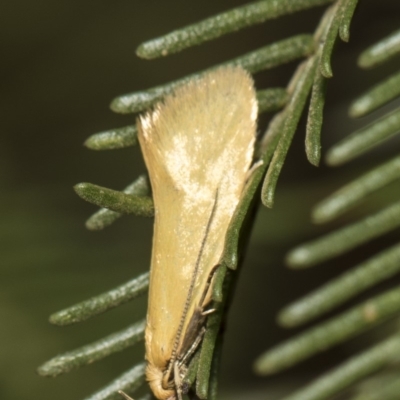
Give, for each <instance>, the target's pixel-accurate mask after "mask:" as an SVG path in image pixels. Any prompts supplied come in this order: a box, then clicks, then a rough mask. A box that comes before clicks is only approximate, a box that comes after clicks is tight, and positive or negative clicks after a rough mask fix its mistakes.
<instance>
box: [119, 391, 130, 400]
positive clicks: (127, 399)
mask: <svg viewBox="0 0 400 400" xmlns="http://www.w3.org/2000/svg"><path fill="white" fill-rule="evenodd" d="M118 393H119V394H120V395H121V396H122V397H124V398H125V399H126V400H133V399H132V397H130V396H128V395H127V394H126V393H125V392H123V391H122V390H118Z"/></svg>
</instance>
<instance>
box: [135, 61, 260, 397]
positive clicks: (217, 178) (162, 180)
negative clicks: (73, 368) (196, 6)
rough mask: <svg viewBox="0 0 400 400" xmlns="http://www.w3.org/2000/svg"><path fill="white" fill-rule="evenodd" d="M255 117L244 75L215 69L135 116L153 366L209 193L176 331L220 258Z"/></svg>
mask: <svg viewBox="0 0 400 400" xmlns="http://www.w3.org/2000/svg"><path fill="white" fill-rule="evenodd" d="M256 117H257V102H256V97H255V92H254V88H253V81H252V79H251V78H250V76H249V75H248V74H247V73H246V72H245V71H243V70H242V69H240V68H221V69H219V70H216V71H213V72H210V73H208V74H206V75H205V76H203V77H202V78H200V79H198V80H196V81H193V82H191V83H189V84H187V85H185V86H182V87H180V88H178V89H177V90H176V91H175V92H174V93H173V94H172V95H170V96H168V97H167V98H166V99H165V100H164V102H163V103H161V104H159V105H157V106H156V108H155V109H154V111H152V112H151V113H148V114H146V115H145V116H144V117H142V118H140V120H139V122H138V125H139V141H140V145H141V148H142V151H143V155H144V159H145V162H146V165H147V168H148V171H149V175H150V180H151V185H152V190H153V198H154V205H155V223H154V236H153V251H152V262H151V270H150V292H149V305H148V313H147V327H146V358H147V360H148V362H149V364H152V365H153V366H155V367H156V368H158V369H160V370H161V371H163V370H165V368H166V366H167V364H168V361H169V359H170V358H171V354H172V349H173V346H174V341H175V338H176V335H177V329H178V326H179V324H180V321H181V318H182V315H183V310H184V307H185V302H186V299H187V296H188V291H189V288H190V285H191V281H192V279H193V274H194V269H195V265H196V260H197V257H198V254H199V251H200V247H201V244H202V241H203V238H204V235H205V233H206V226H207V223H208V221H209V219H210V215H211V212H212V210H213V207H214V203H215V198H216V195H217V193H218V199H217V203H216V205H215V207H216V208H215V210H214V214H213V218H212V221H211V226H210V229H209V232H208V236H207V240H206V242H205V246H204V252H203V254H202V257H201V260H200V264H199V269H198V274H197V276H196V279H195V283H194V290H193V294H192V297H191V299H190V304H189V309H188V313H187V318H186V319H185V321H184V325H183V333H184V331H185V329H186V327H187V324H188V322H189V319H190V316H191V315H192V314H193V311H194V308H195V307H196V306H198V305H199V301H200V298H201V295H202V293H203V291H204V286H205V283H206V281H207V278H208V276H209V274H210V272H211V270H212V269H213V267H214V266H215V265H217V264H218V261H219V259H220V257H221V254H222V250H223V246H224V241H225V236H226V231H227V228H228V225H229V222H230V220H231V218H232V215H233V212H234V210H235V208H236V206H237V204H238V201H239V199H240V195H241V192H242V190H243V186H244V184H245V180H246V174H247V172H248V170H249V167H250V164H251V161H252V157H253V151H254V140H255V129H256ZM182 336H184V335H182ZM159 398H161V397H159Z"/></svg>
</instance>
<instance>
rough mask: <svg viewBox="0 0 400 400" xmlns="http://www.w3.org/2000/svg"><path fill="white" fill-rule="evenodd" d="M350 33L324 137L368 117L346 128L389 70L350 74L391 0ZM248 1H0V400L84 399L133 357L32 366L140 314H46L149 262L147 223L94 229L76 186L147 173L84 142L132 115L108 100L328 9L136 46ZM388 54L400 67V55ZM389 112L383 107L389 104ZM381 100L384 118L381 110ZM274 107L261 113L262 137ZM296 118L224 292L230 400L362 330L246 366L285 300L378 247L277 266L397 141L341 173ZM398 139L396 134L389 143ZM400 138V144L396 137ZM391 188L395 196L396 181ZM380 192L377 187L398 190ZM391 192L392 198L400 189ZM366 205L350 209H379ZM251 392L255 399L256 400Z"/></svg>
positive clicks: (281, 80)
mask: <svg viewBox="0 0 400 400" xmlns="http://www.w3.org/2000/svg"><path fill="white" fill-rule="evenodd" d="M360 3H361V4H360V5H359V8H358V11H357V13H356V16H355V18H354V21H353V24H352V30H351V42H350V43H349V44H343V43H339V44H338V46H337V47H336V51H335V54H334V61H333V70H334V78H333V79H332V81H331V82H330V85H329V89H328V90H329V93H328V100H327V111H326V118H325V125H324V130H323V146H324V148H325V149H327V148H328V147H329V146H330V145H332V144H333V143H335V142H336V141H337V140H339V139H340V138H343V137H345V136H346V135H347V134H348V133H350V132H351V131H352V130H354V129H356V128H357V127H359V126H362V125H364V124H366V123H367V122H368V121H369V120H371V119H374V118H376V114H374V115H373V116H372V117H368V118H363V119H362V120H361V121H352V120H350V119H348V117H347V107H348V105H349V103H350V101H351V99H352V98H354V97H355V96H356V95H358V94H360V93H362V91H364V90H365V89H367V88H368V87H369V86H370V85H371V84H373V83H374V82H378V81H379V80H380V79H381V78H382V77H384V76H385V75H387V74H389V73H391V72H394V71H396V68H398V66H399V63H398V62H397V63H396V62H393V63H391V64H388V65H387V66H382V67H379V68H377V69H375V70H372V71H359V70H357V67H356V59H357V55H358V54H359V53H360V51H362V50H363V49H365V48H366V47H367V46H368V45H370V44H372V43H373V42H375V41H377V40H378V39H380V38H382V37H383V36H385V35H388V34H389V33H391V32H392V31H393V30H395V29H398V27H399V15H400V3H399V1H398V0H380V1H379V2H376V1H367V0H364V1H361V2H360ZM241 4H243V2H242V1H239V0H231V1H228V0H221V1H218V2H215V1H211V0H203V1H201V2H199V1H198V2H188V1H183V0H179V1H178V0H176V1H152V0H149V1H142V2H141V1H138V0H136V1H132V0H131V1H128V0H119V1H114V2H110V1H105V0H98V1H96V2H82V1H71V0H70V1H63V0H60V1H57V2H53V1H48V0H43V1H35V2H32V1H23V0H19V1H18V0H17V1H13V2H11V1H7V2H3V4H2V12H1V14H0V31H1V35H0V46H1V58H2V60H3V61H2V62H1V65H0V69H1V77H2V85H1V93H0V113H1V118H0V126H1V133H0V321H1V322H0V343H1V344H0V398H1V399H8V400H13V399H30V400H34V399H57V400H64V399H65V400H66V399H81V398H83V397H85V396H87V395H89V394H90V393H91V392H93V391H95V390H97V389H98V388H100V387H102V386H104V385H105V384H106V383H107V382H109V381H110V380H112V379H113V378H114V377H116V376H117V375H119V374H121V373H122V372H123V371H125V370H126V369H128V368H129V367H130V366H132V365H133V364H134V363H136V362H138V361H140V360H142V358H143V349H142V345H141V344H139V345H137V346H136V347H135V348H134V349H130V350H128V351H126V352H124V353H120V354H116V355H114V356H111V357H109V358H108V359H106V360H104V361H102V362H100V363H98V364H95V365H92V366H90V367H86V368H83V369H82V370H79V371H74V372H72V373H70V374H68V375H66V376H61V377H59V378H57V379H55V380H51V379H44V378H40V377H39V376H37V375H36V373H35V369H36V367H37V366H38V365H39V364H41V363H43V362H44V361H45V360H47V359H49V358H51V357H53V356H54V355H56V354H57V353H60V352H64V351H67V350H71V349H74V348H76V347H78V346H81V345H84V344H86V343H89V342H91V341H93V340H96V339H99V338H101V337H103V336H105V335H108V334H110V333H112V332H114V331H117V330H120V329H122V328H124V327H125V326H127V325H129V324H131V323H132V322H133V321H135V320H137V319H139V318H142V317H143V316H144V315H145V303H146V300H145V299H144V298H143V299H140V300H138V301H136V302H134V303H132V304H127V305H125V306H123V307H121V308H120V309H116V310H114V311H112V312H109V313H107V314H104V315H102V316H99V317H97V318H94V319H92V320H89V321H87V322H86V323H83V324H80V325H76V326H70V327H65V328H57V327H54V326H51V325H50V324H49V323H48V322H47V319H48V316H49V315H50V314H51V313H52V312H55V311H57V310H59V309H61V308H64V307H66V306H69V305H71V304H74V303H76V302H79V301H81V300H83V299H86V298H88V297H90V296H92V295H96V294H98V293H100V292H102V291H106V290H108V289H110V288H112V287H114V286H116V285H119V284H121V283H123V282H124V281H126V280H128V279H131V278H132V277H134V276H136V275H137V274H139V273H142V272H144V271H146V270H147V269H148V266H149V262H150V251H151V235H152V221H151V220H150V219H149V220H147V219H142V218H135V217H125V218H123V219H121V220H119V221H118V222H117V223H115V225H113V226H111V227H110V228H108V229H106V230H105V231H103V232H89V231H87V230H86V229H85V227H84V221H85V219H86V218H87V217H88V216H89V215H90V214H91V213H93V212H94V211H95V208H94V207H93V206H91V205H89V204H87V203H85V202H83V201H82V200H80V199H79V198H78V197H77V196H76V195H75V194H74V192H73V190H72V186H73V185H74V184H75V183H78V182H85V181H87V182H93V183H96V184H99V185H103V186H107V187H110V188H114V189H121V188H123V187H124V186H126V185H127V184H128V183H130V182H131V181H133V180H134V179H135V177H137V176H138V175H139V174H140V173H143V172H144V170H145V168H144V164H143V161H142V157H141V154H140V150H139V148H137V147H136V148H129V149H125V150H117V151H104V152H94V151H89V150H87V149H86V148H84V147H83V146H82V143H83V141H84V140H85V139H86V138H87V136H89V135H90V134H92V133H95V132H98V131H102V130H106V129H111V128H115V127H119V126H124V125H128V124H132V123H133V121H134V116H121V115H117V114H113V113H112V112H111V111H110V110H109V108H108V105H109V103H110V101H111V99H112V98H113V97H115V96H117V95H120V94H124V93H128V92H132V91H136V90H141V89H146V88H148V87H152V86H155V85H158V84H162V83H165V82H168V81H170V80H173V79H177V78H179V77H181V76H183V75H186V74H189V73H192V72H195V71H197V70H201V69H203V68H206V67H209V66H211V65H214V64H216V63H219V62H222V61H225V60H228V59H230V58H233V57H236V56H239V55H241V54H243V53H246V52H248V51H251V50H253V49H256V48H258V47H260V46H263V45H265V44H268V43H271V42H273V41H275V40H279V39H283V38H285V37H288V36H290V35H293V34H297V33H304V32H312V31H313V30H314V29H315V26H316V25H317V23H318V21H319V18H320V16H321V14H322V12H323V9H324V7H322V8H321V7H320V8H315V9H312V10H308V11H304V12H301V13H297V14H294V15H291V16H288V17H285V18H281V19H278V20H273V21H268V22H267V23H265V24H262V25H257V26H255V27H252V28H248V29H246V30H244V31H242V32H238V33H234V34H231V35H228V36H225V37H223V38H221V39H219V40H216V41H215V42H212V43H206V44H204V45H202V46H199V47H196V48H193V49H189V50H186V51H185V52H182V53H180V54H176V55H173V56H171V57H169V58H165V59H159V60H154V61H145V60H141V59H139V58H137V57H136V55H135V48H136V47H137V46H138V45H139V44H140V43H141V42H143V41H145V40H148V39H151V38H153V37H156V36H159V35H161V34H164V33H167V32H169V31H170V30H173V29H175V28H178V27H181V26H184V25H187V24H189V23H192V22H195V21H198V20H200V19H202V18H205V17H207V16H210V15H212V14H215V13H218V12H221V11H224V10H226V9H229V8H232V7H234V6H238V5H241ZM397 61H398V60H397ZM296 65H297V62H295V63H291V64H289V65H285V66H282V67H279V68H276V69H273V70H270V71H266V72H262V73H259V74H257V75H256V76H255V78H256V83H257V86H258V88H266V87H269V86H285V85H286V83H287V81H288V80H289V78H290V76H291V74H292V73H293V71H294V69H295V66H296ZM389 108H390V107H389ZM389 108H388V107H386V108H385V109H384V110H383V111H387V109H389ZM269 117H270V116H268V115H267V116H263V117H262V118H261V119H260V128H259V130H260V132H261V131H263V130H264V129H265V127H266V123H267V121H268V118H269ZM303 141H304V120H303V121H302V123H301V128H300V129H299V130H298V132H297V135H296V138H295V141H294V143H293V146H292V148H291V150H290V152H289V157H288V161H287V163H286V165H285V167H284V170H283V173H282V176H281V180H280V182H279V185H278V191H277V195H276V206H275V208H274V209H273V210H266V209H260V212H259V214H258V218H257V221H256V225H255V229H254V233H253V235H252V240H251V243H250V246H249V249H248V253H247V257H246V261H245V263H244V265H243V268H242V271H241V276H240V280H239V283H238V287H237V295H236V297H235V299H234V301H233V304H232V308H231V313H230V316H229V321H228V322H229V323H228V327H227V332H226V342H225V347H224V356H223V363H222V377H221V390H222V393H225V394H228V395H229V394H231V395H230V396H229V397H230V398H234V395H233V394H232V393H235V395H236V396H237V398H244V397H245V396H244V393H247V394H246V396H248V397H249V398H250V395H251V393H253V395H254V398H268V399H273V398H276V397H275V396H278V395H279V394H280V393H284V392H287V391H288V390H289V387H291V386H296V385H297V384H299V383H300V382H301V381H302V380H304V379H307V377H308V376H311V375H314V374H315V373H316V372H319V371H321V370H323V369H326V368H329V366H331V365H333V363H335V362H338V361H339V360H341V359H343V358H345V357H346V356H347V355H349V354H350V353H351V351H353V350H354V349H355V348H359V347H362V346H363V345H364V344H365V343H364V342H363V340H364V339H356V340H353V341H351V342H349V344H346V345H345V346H342V347H340V348H339V349H335V350H333V351H330V352H328V353H326V354H324V355H322V356H319V357H316V358H315V359H314V360H313V361H312V362H307V363H303V364H302V365H301V366H300V367H298V368H295V369H292V370H290V371H288V372H287V373H284V374H282V375H280V376H278V377H276V378H275V377H272V378H258V377H255V376H254V375H253V373H252V362H253V361H254V359H255V357H256V356H257V355H259V354H260V352H262V351H264V350H265V349H267V348H268V347H270V346H272V345H273V344H275V343H277V342H279V341H281V340H283V339H284V338H287V337H289V336H290V335H291V334H292V333H293V332H288V331H286V330H284V329H281V328H279V327H277V325H276V324H275V315H276V313H277V311H278V310H279V309H280V308H281V307H282V306H283V305H285V304H287V303H288V302H289V301H291V300H293V299H295V298H296V297H298V296H299V295H301V294H303V293H306V292H307V291H309V290H310V289H311V288H313V287H315V286H317V285H318V283H321V282H324V281H326V280H327V279H328V278H329V277H332V276H335V275H336V274H337V273H338V272H340V271H342V270H344V269H346V268H348V267H350V266H352V265H353V264H354V263H356V262H359V261H361V260H362V259H364V258H365V257H366V255H368V254H369V253H373V252H374V251H376V249H377V248H378V247H379V246H381V245H382V243H383V242H385V243H387V241H389V242H390V241H391V240H392V239H391V237H389V236H386V237H385V240H381V241H379V240H377V241H374V242H373V243H372V244H371V245H369V246H368V248H366V247H365V246H364V247H363V248H362V249H361V250H360V251H358V252H357V251H356V252H352V253H351V254H350V255H349V256H347V257H343V258H340V259H336V260H334V261H333V262H329V263H326V265H324V266H321V267H320V268H317V269H313V270H310V271H303V272H296V271H289V270H288V269H286V268H285V266H284V263H283V258H284V255H285V253H286V252H287V251H288V250H289V249H290V248H291V247H292V246H294V245H296V244H299V243H300V242H302V241H305V240H308V239H311V238H313V237H316V236H317V235H318V234H321V233H323V232H326V231H328V230H330V229H332V228H334V227H336V226H339V225H340V224H342V223H344V222H346V221H347V218H348V217H346V216H344V217H343V218H342V219H341V220H340V221H339V222H335V223H332V224H330V225H329V226H326V227H316V226H313V225H312V224H311V223H310V219H309V214H310V209H311V207H312V205H313V204H315V203H316V202H317V201H319V200H321V199H322V198H323V197H325V196H326V195H328V194H329V193H330V192H331V191H332V190H334V189H335V188H336V187H338V185H340V184H343V183H345V182H347V181H348V180H349V179H350V178H352V177H355V176H357V174H358V173H359V172H360V171H362V170H364V169H365V167H367V166H368V167H369V166H372V165H374V164H376V163H378V162H379V161H381V160H384V159H385V158H386V157H388V155H391V154H395V149H393V145H392V146H390V145H388V146H384V147H383V148H382V150H380V152H374V153H373V154H369V155H368V156H364V157H361V158H360V160H359V161H355V162H352V163H351V165H349V166H345V167H341V168H338V169H331V170H330V169H328V168H326V167H324V166H321V167H320V168H318V169H317V168H315V167H312V166H311V165H310V164H308V163H307V161H306V159H305V154H304V150H303V149H304V144H303ZM391 143H393V141H392V142H391ZM397 143H398V141H397ZM397 192H398V190H397ZM395 194H396V188H395V187H394V186H393V187H390V188H388V189H387V190H386V192H385V194H384V195H385V196H394V195H395ZM397 194H398V193H397ZM379 201H380V199H379V197H376V196H375V198H374V197H373V198H372V200H371V201H370V202H367V203H364V204H363V206H362V207H360V208H359V209H358V210H357V211H356V212H354V213H353V215H352V218H356V217H357V216H360V215H362V214H365V213H366V212H367V211H368V210H372V209H374V207H375V206H376V203H379ZM257 393H259V394H258V396H259V397H257V395H256V394H257Z"/></svg>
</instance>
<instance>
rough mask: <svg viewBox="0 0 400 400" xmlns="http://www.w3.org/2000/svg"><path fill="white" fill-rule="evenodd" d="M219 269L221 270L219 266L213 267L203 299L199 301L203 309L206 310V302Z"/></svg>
mask: <svg viewBox="0 0 400 400" xmlns="http://www.w3.org/2000/svg"><path fill="white" fill-rule="evenodd" d="M218 268H219V265H215V266H214V267H213V269H212V270H211V272H210V275H208V278H207V282H206V285H205V287H204V290H203V294H202V295H201V298H200V301H199V305H200V307H201V308H204V307H205V305H206V304H205V300H206V297H207V294H208V291H209V289H210V286H211V283H212V280H213V278H214V275H215V273H216V272H217V269H218Z"/></svg>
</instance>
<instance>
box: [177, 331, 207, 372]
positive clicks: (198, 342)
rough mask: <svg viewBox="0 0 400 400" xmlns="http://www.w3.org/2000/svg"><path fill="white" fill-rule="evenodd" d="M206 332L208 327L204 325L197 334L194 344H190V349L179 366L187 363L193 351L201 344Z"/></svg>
mask: <svg viewBox="0 0 400 400" xmlns="http://www.w3.org/2000/svg"><path fill="white" fill-rule="evenodd" d="M205 333H206V328H205V327H204V326H203V327H202V328H201V330H200V332H199V334H198V335H197V337H196V339H195V340H194V342H193V344H192V345H191V346H190V348H189V350H188V351H187V352H186V354H185V355H184V357H183V358H182V360H180V361H179V366H181V365H185V364H186V361H187V360H188V359H189V358H190V357H191V356H192V355H193V353H194V352H195V351H196V350H197V348H198V347H199V344H200V343H201V341H202V340H203V336H204V334H205Z"/></svg>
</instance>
